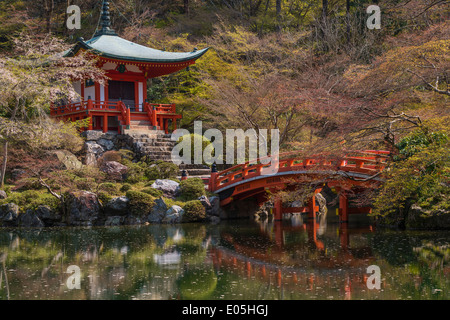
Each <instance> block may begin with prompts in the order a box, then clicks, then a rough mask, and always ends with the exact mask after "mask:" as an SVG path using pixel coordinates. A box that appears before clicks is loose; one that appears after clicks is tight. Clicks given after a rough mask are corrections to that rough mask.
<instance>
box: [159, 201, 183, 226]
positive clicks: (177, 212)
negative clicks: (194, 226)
mask: <svg viewBox="0 0 450 320" xmlns="http://www.w3.org/2000/svg"><path fill="white" fill-rule="evenodd" d="M183 213H184V210H183V208H181V207H180V206H177V205H173V206H171V207H170V208H169V209H168V210H167V211H166V215H165V217H164V218H163V219H162V221H161V222H163V223H179V222H181V219H182V217H183Z"/></svg>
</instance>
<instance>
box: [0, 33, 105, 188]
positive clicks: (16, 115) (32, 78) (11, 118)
mask: <svg viewBox="0 0 450 320" xmlns="http://www.w3.org/2000/svg"><path fill="white" fill-rule="evenodd" d="M14 42H15V48H14V52H13V54H14V56H12V57H6V58H3V59H0V113H1V115H2V116H3V118H2V121H1V123H0V132H1V138H2V140H3V142H4V161H3V167H2V170H1V172H2V173H4V172H5V170H6V159H7V150H8V143H9V142H11V143H14V142H15V143H17V142H19V141H22V142H23V141H27V144H28V145H30V146H34V147H42V145H44V144H45V143H44V142H46V141H47V142H49V145H50V146H51V145H54V143H53V142H50V140H52V139H53V141H60V140H59V137H62V135H61V132H60V134H59V135H56V136H51V135H50V136H49V134H51V133H55V131H54V128H56V126H55V124H54V123H53V121H49V120H48V111H49V108H50V106H51V103H52V101H56V100H57V99H68V100H73V99H74V98H76V97H77V93H76V92H75V89H74V88H73V86H72V81H77V80H80V81H81V80H84V79H93V80H94V81H99V82H101V83H103V81H104V80H105V76H104V73H103V71H101V70H100V69H99V68H97V67H96V65H95V60H93V59H92V58H88V57H87V55H78V56H76V57H72V58H62V52H63V51H64V49H66V48H67V46H65V45H64V44H63V42H62V41H61V40H58V39H55V38H53V37H51V36H46V37H44V38H41V39H37V40H36V39H34V38H32V37H31V36H26V35H22V36H21V37H18V38H16V39H15V40H14ZM58 136H59V137H58ZM60 142H61V141H60ZM3 181H4V174H3V175H2V181H1V184H2V185H3Z"/></svg>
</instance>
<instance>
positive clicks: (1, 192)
mask: <svg viewBox="0 0 450 320" xmlns="http://www.w3.org/2000/svg"><path fill="white" fill-rule="evenodd" d="M6 198H8V195H7V194H6V192H5V191H4V190H0V199H6Z"/></svg>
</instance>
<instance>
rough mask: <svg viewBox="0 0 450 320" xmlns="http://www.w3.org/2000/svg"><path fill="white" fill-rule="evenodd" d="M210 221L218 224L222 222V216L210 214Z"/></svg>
mask: <svg viewBox="0 0 450 320" xmlns="http://www.w3.org/2000/svg"><path fill="white" fill-rule="evenodd" d="M208 219H209V222H211V223H212V224H218V223H220V218H219V217H216V216H209V217H208Z"/></svg>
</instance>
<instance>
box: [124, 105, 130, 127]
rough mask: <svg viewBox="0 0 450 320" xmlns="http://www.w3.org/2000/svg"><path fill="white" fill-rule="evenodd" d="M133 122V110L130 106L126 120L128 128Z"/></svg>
mask: <svg viewBox="0 0 450 320" xmlns="http://www.w3.org/2000/svg"><path fill="white" fill-rule="evenodd" d="M130 124H131V110H130V108H127V119H126V121H125V125H126V126H127V129H130Z"/></svg>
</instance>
